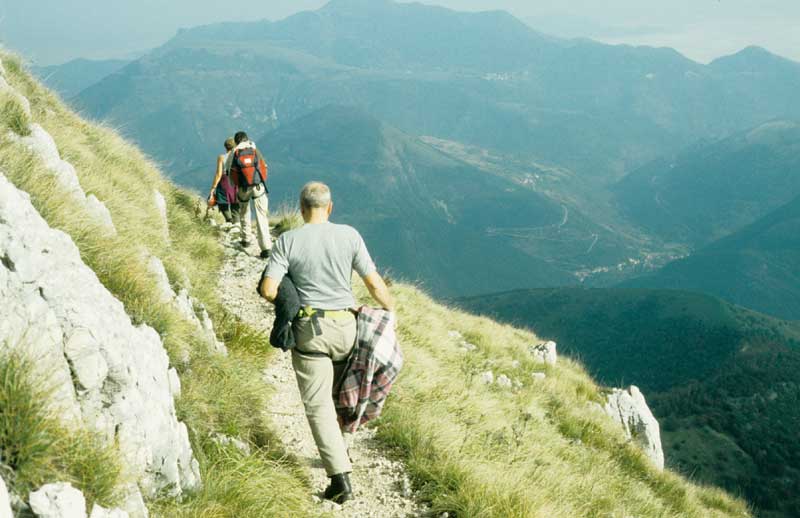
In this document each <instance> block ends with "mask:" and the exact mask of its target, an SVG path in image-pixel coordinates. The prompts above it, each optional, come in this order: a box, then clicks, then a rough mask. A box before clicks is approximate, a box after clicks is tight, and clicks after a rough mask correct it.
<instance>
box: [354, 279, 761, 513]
mask: <svg viewBox="0 0 800 518" xmlns="http://www.w3.org/2000/svg"><path fill="white" fill-rule="evenodd" d="M393 292H394V293H395V295H396V296H397V298H398V301H399V308H400V309H399V322H400V327H399V334H400V338H401V343H402V344H403V348H404V351H405V357H406V365H405V367H404V372H403V374H402V377H401V380H400V382H399V383H398V385H397V386H396V388H395V391H394V392H393V395H392V398H391V399H390V401H389V403H388V404H387V408H386V410H385V412H384V418H383V420H382V421H381V422H380V423H379V424H378V426H379V427H380V428H379V436H380V437H381V438H382V439H383V440H384V441H385V442H386V443H387V444H389V445H391V446H394V447H396V448H398V452H399V454H400V455H402V456H403V457H404V458H406V460H407V465H408V467H409V469H410V471H411V473H412V475H413V477H414V479H415V483H416V484H417V485H418V486H419V487H420V488H421V489H422V492H423V494H424V495H426V497H427V498H429V499H430V500H431V501H432V502H433V506H434V510H436V511H449V512H455V514H456V515H457V516H497V517H501V516H502V517H507V516H519V517H523V516H531V517H542V518H544V517H547V518H557V517H563V518H574V517H578V516H579V517H609V516H613V517H620V518H623V517H625V516H641V517H644V516H648V517H656V516H657V517H676V518H677V517H682V518H683V517H692V516H697V517H712V516H746V515H748V513H747V510H746V507H745V506H744V505H743V504H742V503H740V502H737V501H735V500H733V499H731V498H730V497H728V496H726V495H724V494H723V493H722V492H720V491H718V490H714V489H707V488H701V487H698V486H694V485H692V484H690V483H688V482H687V481H685V480H684V479H682V478H680V477H679V476H677V475H675V474H673V473H670V472H662V473H659V472H657V471H656V470H655V469H654V468H652V467H651V466H650V464H649V462H648V461H647V460H646V459H645V457H644V455H643V454H642V452H641V450H639V449H638V448H636V447H634V446H632V445H631V444H629V443H626V441H625V440H624V438H623V435H622V433H621V431H620V430H619V429H617V428H616V427H615V426H614V425H613V424H612V423H611V422H610V421H609V420H608V419H607V418H606V417H605V416H604V415H603V414H602V413H601V412H598V411H596V410H592V406H593V405H592V403H598V402H601V401H603V396H602V391H601V389H600V387H598V386H597V385H596V384H595V383H594V382H593V381H592V380H591V378H590V377H589V376H588V375H587V374H586V373H585V372H584V371H583V369H582V368H581V367H580V366H579V365H578V364H576V363H575V362H573V361H571V360H569V359H566V358H562V359H560V360H559V363H558V365H557V366H555V367H544V366H542V365H537V364H535V363H533V362H532V360H531V358H530V355H529V354H528V352H527V347H528V346H529V345H531V344H534V343H539V342H540V340H539V339H538V338H537V337H536V336H534V335H533V334H531V333H529V332H525V331H521V330H518V329H514V328H512V327H510V326H504V325H501V324H498V323H496V322H494V321H492V320H489V319H486V318H479V317H474V316H470V315H467V314H465V313H462V312H459V311H456V310H453V309H450V308H447V307H444V306H442V305H440V304H437V303H435V302H434V301H432V300H431V299H430V298H428V297H427V296H425V295H423V294H421V292H420V291H418V290H417V289H415V288H413V287H410V286H404V285H396V286H394V287H393ZM362 295H363V293H362ZM450 331H458V332H460V333H461V334H462V335H463V336H464V338H465V339H466V340H467V341H469V342H470V343H473V344H475V345H477V346H478V349H477V350H476V351H475V352H471V353H465V352H462V351H461V350H460V343H459V342H460V340H459V339H457V338H454V337H452V336H450V334H449V333H450ZM515 361H516V362H519V363H518V364H517V363H515ZM487 370H491V371H493V373H494V374H495V376H498V375H500V374H506V375H507V376H508V377H509V378H511V379H512V380H518V381H520V382H522V384H523V387H522V388H521V389H515V390H510V389H501V388H499V387H497V386H496V385H491V386H487V385H484V384H482V383H481V381H480V375H481V373H483V372H485V371H487ZM533 372H545V373H546V375H547V378H546V380H540V381H535V380H534V379H533V377H532V373H533Z"/></svg>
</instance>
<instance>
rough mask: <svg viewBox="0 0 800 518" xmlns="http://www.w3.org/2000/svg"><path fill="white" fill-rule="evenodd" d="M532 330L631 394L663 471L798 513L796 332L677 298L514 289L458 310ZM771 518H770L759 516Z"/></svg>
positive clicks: (635, 292)
mask: <svg viewBox="0 0 800 518" xmlns="http://www.w3.org/2000/svg"><path fill="white" fill-rule="evenodd" d="M462 302H463V304H464V306H465V307H468V308H470V309H471V310H473V311H477V312H479V313H482V314H486V315H491V316H493V317H497V318H501V319H503V320H505V321H507V322H512V323H514V324H517V325H523V326H528V327H531V328H533V329H536V331H537V332H538V333H541V334H542V335H543V336H548V337H552V338H553V339H555V340H557V341H558V343H559V349H560V350H561V351H562V352H566V353H567V354H569V355H570V356H573V357H580V358H581V359H582V360H583V361H584V362H585V363H586V365H587V366H588V368H589V369H590V370H591V372H592V373H593V374H594V375H596V376H597V377H598V379H599V380H601V381H602V382H604V383H608V384H614V385H615V384H619V383H634V384H636V385H639V386H640V387H641V388H642V389H643V391H644V393H645V394H646V395H647V398H648V402H649V404H650V406H651V407H652V408H653V412H654V413H655V415H656V416H657V417H658V419H659V421H660V423H661V426H662V437H663V440H664V448H665V453H666V457H667V462H668V465H670V466H672V467H674V468H676V469H678V470H680V471H681V472H684V473H691V474H692V476H693V477H694V478H695V479H697V480H701V481H704V482H706V483H713V484H716V485H720V486H722V487H725V488H727V489H728V490H730V491H733V492H736V493H740V494H744V495H746V496H747V498H748V499H749V500H750V501H751V502H753V503H754V504H755V505H756V506H757V507H758V510H759V516H762V514H761V513H762V512H763V513H767V512H770V511H771V512H775V513H776V514H775V516H782V517H789V516H797V513H798V512H800V499H799V498H798V496H797V495H800V448H797V446H796V444H795V443H793V442H792V441H787V440H786V437H792V436H794V434H795V433H796V430H797V427H798V426H800V412H798V411H797V401H798V398H800V384H798V383H797V371H798V369H800V348H798V344H800V327H798V326H797V325H796V324H795V323H791V322H785V321H780V320H777V319H774V318H771V317H768V316H766V315H762V314H759V313H756V312H753V311H750V310H747V309H745V308H741V307H737V306H733V305H731V304H728V303H726V302H723V301H722V300H720V299H717V298H715V297H712V296H709V295H702V294H698V293H690V292H682V291H677V290H646V289H613V290H600V289H588V290H587V289H580V288H578V289H553V290H518V291H514V292H508V293H502V294H496V295H488V296H484V297H480V298H474V299H468V300H464V301H462ZM769 516H772V515H769Z"/></svg>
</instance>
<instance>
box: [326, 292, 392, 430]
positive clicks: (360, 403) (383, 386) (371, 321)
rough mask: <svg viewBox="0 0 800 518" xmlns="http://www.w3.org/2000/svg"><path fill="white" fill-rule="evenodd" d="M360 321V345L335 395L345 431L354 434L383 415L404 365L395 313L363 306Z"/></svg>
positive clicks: (358, 338) (358, 343)
mask: <svg viewBox="0 0 800 518" xmlns="http://www.w3.org/2000/svg"><path fill="white" fill-rule="evenodd" d="M356 322H357V328H358V330H357V332H356V345H355V348H354V350H353V352H352V354H351V355H350V360H349V362H348V365H347V369H346V370H345V374H344V376H343V377H342V383H341V385H339V391H338V393H337V394H336V395H335V397H334V398H333V400H334V403H335V405H336V413H337V414H338V416H339V424H340V425H341V428H342V430H343V431H345V432H351V433H352V432H355V431H356V430H358V427H359V426H361V425H362V424H364V423H366V422H368V421H371V420H373V419H375V418H377V417H378V416H379V415H380V413H381V410H382V409H383V404H384V403H385V402H386V397H387V396H388V395H389V391H390V390H391V388H392V383H394V380H395V379H396V378H397V375H398V374H399V373H400V368H401V367H402V366H403V353H402V352H401V351H400V344H399V343H398V342H397V336H396V335H395V332H394V330H395V322H396V319H395V315H394V313H392V312H391V311H386V310H383V309H377V308H370V307H367V306H362V307H361V308H359V310H358V317H357V319H356Z"/></svg>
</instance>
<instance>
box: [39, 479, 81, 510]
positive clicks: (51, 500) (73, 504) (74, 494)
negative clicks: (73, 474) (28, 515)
mask: <svg viewBox="0 0 800 518" xmlns="http://www.w3.org/2000/svg"><path fill="white" fill-rule="evenodd" d="M29 501H30V504H31V510H33V513H34V514H35V515H36V516H38V517H39V518H86V499H84V497H83V493H81V492H80V491H79V490H77V489H75V488H74V487H72V485H71V484H69V483H59V484H45V485H44V486H42V487H41V488H39V489H38V490H36V491H33V492H31V494H30V497H29Z"/></svg>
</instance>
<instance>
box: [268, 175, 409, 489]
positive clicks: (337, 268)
mask: <svg viewBox="0 0 800 518" xmlns="http://www.w3.org/2000/svg"><path fill="white" fill-rule="evenodd" d="M332 209H333V203H332V201H331V192H330V189H329V188H328V186H327V185H325V184H323V183H320V182H311V183H308V184H306V185H305V187H303V190H302V191H301V193H300V211H301V213H302V215H303V220H304V221H305V225H304V226H302V227H300V228H298V229H295V230H292V231H289V232H286V233H285V234H283V235H282V236H281V237H280V238H278V240H277V242H276V243H275V245H274V246H273V247H272V254H271V257H270V263H269V266H268V267H267V271H266V276H265V279H264V281H263V282H262V284H261V287H260V292H261V295H262V296H263V297H264V298H266V299H267V300H269V301H270V302H274V301H275V298H276V297H277V294H278V286H279V285H280V282H281V280H282V279H283V277H284V275H286V274H289V275H290V276H291V278H292V281H293V283H294V285H295V287H296V288H297V293H298V296H299V298H300V304H301V305H302V306H303V309H302V310H301V314H300V315H299V318H297V319H295V321H294V325H293V328H292V329H293V332H294V336H295V341H296V343H297V345H296V347H295V348H294V349H292V366H293V367H294V371H295V376H296V378H297V386H298V388H299V389H300V395H301V397H302V400H303V405H304V406H305V409H306V417H307V418H308V423H309V425H310V426H311V432H312V434H313V436H314V441H315V442H316V444H317V448H318V449H319V453H320V457H321V458H322V463H323V464H324V465H325V470H326V472H327V474H328V476H329V477H330V479H331V484H330V485H329V486H328V488H327V489H326V490H325V498H327V499H330V500H333V501H335V502H337V503H342V502H344V501H346V500H349V499H350V498H352V488H351V485H350V478H349V473H350V472H351V471H352V466H351V464H350V459H349V458H348V455H347V447H346V445H345V441H344V438H343V436H342V432H341V430H340V429H339V424H338V421H337V417H336V410H335V407H334V403H333V396H332V394H333V387H334V386H336V385H337V384H338V383H339V381H340V379H341V376H342V374H343V372H344V369H345V367H346V362H347V358H348V357H349V355H350V351H351V350H352V349H353V346H354V344H355V339H356V319H355V315H354V314H353V312H351V311H350V308H353V307H354V306H355V304H356V301H355V298H354V297H353V291H352V288H351V285H350V281H351V277H352V274H353V271H355V272H356V273H358V275H359V276H360V277H361V278H362V279H363V280H364V284H365V285H366V287H367V289H368V290H369V292H370V294H371V295H372V298H373V299H375V301H376V302H377V303H378V304H380V305H381V306H382V307H383V308H384V309H387V310H390V311H391V310H392V309H393V307H394V302H393V300H392V297H391V295H390V294H389V290H388V288H387V287H386V284H385V283H384V281H383V279H382V278H381V276H380V275H379V274H378V272H377V271H376V269H375V264H374V263H373V262H372V259H371V258H370V256H369V252H368V251H367V247H366V245H365V244H364V240H363V239H362V238H361V235H360V234H359V233H358V231H357V230H356V229H354V228H353V227H350V226H348V225H337V224H334V223H331V222H330V221H328V218H329V217H330V214H331V210H332ZM312 315H313V316H314V317H316V318H315V320H316V321H317V323H318V324H319V327H318V328H317V329H316V330H315V326H314V322H313V320H312V318H311V317H312Z"/></svg>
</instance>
